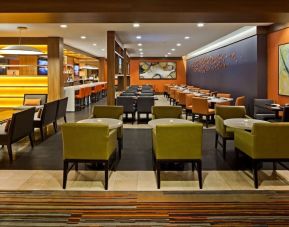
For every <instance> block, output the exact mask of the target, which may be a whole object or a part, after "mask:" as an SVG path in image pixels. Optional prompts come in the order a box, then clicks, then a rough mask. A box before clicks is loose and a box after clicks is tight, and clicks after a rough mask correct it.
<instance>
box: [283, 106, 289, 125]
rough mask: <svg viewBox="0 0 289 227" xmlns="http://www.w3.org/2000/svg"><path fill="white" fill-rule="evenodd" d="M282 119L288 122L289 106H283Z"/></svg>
mask: <svg viewBox="0 0 289 227" xmlns="http://www.w3.org/2000/svg"><path fill="white" fill-rule="evenodd" d="M282 121H283V122H289V106H285V107H284V110H283V117H282Z"/></svg>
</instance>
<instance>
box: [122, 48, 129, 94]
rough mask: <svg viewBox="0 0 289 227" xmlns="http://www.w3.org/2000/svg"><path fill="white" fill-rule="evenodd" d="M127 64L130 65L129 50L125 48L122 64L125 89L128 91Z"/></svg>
mask: <svg viewBox="0 0 289 227" xmlns="http://www.w3.org/2000/svg"><path fill="white" fill-rule="evenodd" d="M127 63H128V57H127V49H126V48H124V50H123V63H122V68H123V88H124V90H126V88H127V74H128V72H127Z"/></svg>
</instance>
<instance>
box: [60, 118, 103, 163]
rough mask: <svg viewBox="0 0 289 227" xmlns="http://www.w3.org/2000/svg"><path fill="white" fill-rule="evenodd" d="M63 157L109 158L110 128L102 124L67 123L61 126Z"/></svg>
mask: <svg viewBox="0 0 289 227" xmlns="http://www.w3.org/2000/svg"><path fill="white" fill-rule="evenodd" d="M61 129H62V141H63V159H84V160H93V159H94V160H97V159H103V160H107V159H108V157H109V154H108V153H107V143H108V136H109V128H108V126H107V125H104V124H103V125H102V124H89V123H87V124H85V123H67V124H63V125H62V126H61Z"/></svg>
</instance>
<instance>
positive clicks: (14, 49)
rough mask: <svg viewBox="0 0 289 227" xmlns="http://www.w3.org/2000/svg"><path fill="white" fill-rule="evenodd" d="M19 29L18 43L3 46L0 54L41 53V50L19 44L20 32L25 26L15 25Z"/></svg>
mask: <svg viewBox="0 0 289 227" xmlns="http://www.w3.org/2000/svg"><path fill="white" fill-rule="evenodd" d="M17 29H18V30H19V44H18V45H11V46H7V47H4V48H2V49H1V50H0V54H9V55H39V54H43V52H42V51H40V50H38V49H36V48H34V47H31V46H23V45H21V35H22V34H21V33H22V31H23V30H26V29H27V27H17Z"/></svg>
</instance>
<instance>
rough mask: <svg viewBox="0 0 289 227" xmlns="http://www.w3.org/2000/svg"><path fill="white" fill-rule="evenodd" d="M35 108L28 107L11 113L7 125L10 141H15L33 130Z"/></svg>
mask: <svg viewBox="0 0 289 227" xmlns="http://www.w3.org/2000/svg"><path fill="white" fill-rule="evenodd" d="M34 113H35V108H29V109H27V110H23V111H21V112H18V113H14V114H13V115H12V119H11V124H10V127H9V131H8V134H9V138H10V140H11V142H16V141H18V140H20V139H22V138H24V137H25V136H28V135H29V134H30V133H32V132H33V120H34Z"/></svg>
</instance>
